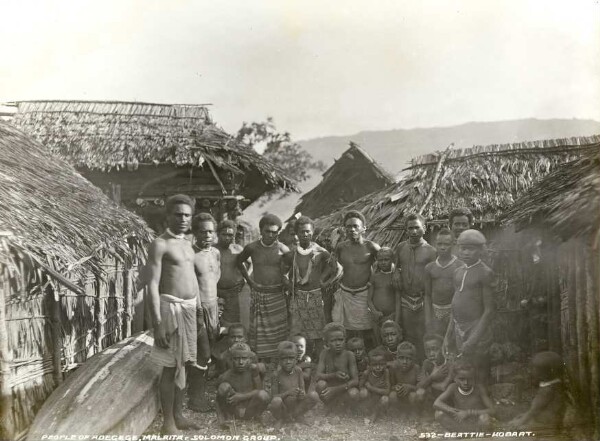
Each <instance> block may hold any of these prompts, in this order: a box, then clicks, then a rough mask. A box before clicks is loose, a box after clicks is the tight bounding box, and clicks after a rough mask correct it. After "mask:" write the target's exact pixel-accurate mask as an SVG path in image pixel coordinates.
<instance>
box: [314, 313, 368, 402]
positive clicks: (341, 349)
mask: <svg viewBox="0 0 600 441" xmlns="http://www.w3.org/2000/svg"><path fill="white" fill-rule="evenodd" d="M323 337H324V340H325V343H326V345H327V348H325V349H323V351H321V355H320V356H319V364H318V366H317V376H316V378H315V380H316V382H317V385H316V391H317V393H318V394H319V398H321V400H322V401H323V403H325V404H326V405H333V404H334V402H337V403H338V404H339V403H340V400H337V399H339V398H349V399H350V400H351V401H353V402H356V401H357V400H358V372H357V370H356V360H355V359H354V354H353V353H352V352H350V351H347V350H346V349H345V342H346V330H345V329H344V326H342V325H341V324H340V323H336V322H332V323H328V324H327V325H325V328H323Z"/></svg>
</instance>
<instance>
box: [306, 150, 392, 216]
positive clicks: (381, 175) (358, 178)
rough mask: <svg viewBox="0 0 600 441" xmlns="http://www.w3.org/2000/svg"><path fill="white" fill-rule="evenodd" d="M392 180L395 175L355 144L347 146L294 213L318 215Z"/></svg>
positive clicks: (377, 188)
mask: <svg viewBox="0 0 600 441" xmlns="http://www.w3.org/2000/svg"><path fill="white" fill-rule="evenodd" d="M393 183H394V178H393V177H392V176H391V175H390V174H389V173H388V172H387V171H385V170H384V169H383V167H381V166H380V165H379V164H378V163H377V162H376V161H375V160H374V159H373V158H371V156H369V154H368V153H367V152H366V151H364V150H363V149H362V148H361V147H360V146H359V145H358V144H355V143H353V142H350V147H349V148H348V150H346V151H345V152H344V153H343V154H342V155H341V156H340V157H339V158H338V159H337V160H336V161H335V163H334V164H333V165H332V166H331V167H329V168H328V169H327V171H325V173H323V179H322V180H321V182H320V183H319V184H318V185H317V186H316V187H315V188H313V189H312V190H310V191H309V192H307V193H305V194H304V195H303V196H302V197H301V198H300V202H299V203H298V205H297V206H296V209H295V211H294V212H295V213H302V214H304V215H306V216H309V217H313V218H314V217H319V216H323V215H325V214H329V213H331V212H332V211H335V210H337V209H339V208H342V207H343V206H345V205H346V204H348V203H349V202H352V201H354V200H356V199H358V198H359V197H361V196H363V195H365V194H367V193H371V192H373V191H376V190H379V189H381V188H384V187H386V186H388V185H390V184H393Z"/></svg>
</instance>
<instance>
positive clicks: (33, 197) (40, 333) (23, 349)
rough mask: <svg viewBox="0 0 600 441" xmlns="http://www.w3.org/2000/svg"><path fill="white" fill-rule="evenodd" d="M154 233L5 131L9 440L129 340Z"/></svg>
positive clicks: (3, 300) (2, 380)
mask: <svg viewBox="0 0 600 441" xmlns="http://www.w3.org/2000/svg"><path fill="white" fill-rule="evenodd" d="M150 240H151V232H150V230H149V229H148V228H147V227H146V224H145V223H144V221H143V220H142V219H140V218H139V217H138V216H136V215H135V214H133V213H131V212H129V211H127V210H124V209H121V208H119V207H118V206H117V205H116V204H115V203H114V202H112V201H111V200H110V199H109V198H107V197H106V196H105V195H104V194H102V192H101V191H100V190H99V189H97V188H96V187H94V186H93V185H92V184H91V183H90V182H88V181H87V180H86V179H84V178H83V177H82V176H81V175H79V174H78V173H77V172H76V171H75V170H74V169H73V168H72V167H71V166H70V165H69V164H67V162H66V161H64V160H62V159H59V158H57V157H56V156H55V155H53V154H52V153H51V152H50V151H49V150H48V149H47V148H45V147H44V146H42V145H41V144H39V143H37V142H35V141H33V140H32V139H31V138H29V137H27V136H26V135H25V134H24V133H22V132H21V131H19V130H17V129H16V128H14V127H13V126H11V125H9V124H7V123H5V122H1V121H0V365H1V366H0V389H1V396H2V403H0V409H1V410H0V412H1V415H0V416H1V418H0V429H1V430H2V434H1V435H0V438H1V439H12V438H16V437H17V436H18V435H19V434H20V433H22V432H23V431H24V430H26V428H27V426H28V425H29V424H30V423H31V421H32V419H33V416H34V415H35V413H36V411H37V410H38V409H39V406H40V405H41V403H42V402H43V400H44V399H45V398H46V397H47V396H48V395H49V393H50V392H51V391H52V390H53V388H54V387H55V386H56V385H57V384H58V383H60V382H61V381H62V377H63V373H64V372H66V371H68V370H69V369H72V368H73V367H74V366H76V365H77V364H78V363H81V362H83V361H85V359H87V358H88V357H89V356H91V355H93V354H95V353H96V352H98V351H100V350H102V349H103V348H105V347H107V346H109V345H111V344H112V343H114V342H116V341H119V340H120V339H122V338H124V337H125V336H127V335H128V333H130V329H131V326H130V325H131V319H130V318H131V310H132V306H133V305H132V302H133V295H134V292H135V287H134V282H135V278H136V277H135V274H134V272H135V269H136V264H137V263H138V261H139V260H140V259H142V258H143V256H144V248H145V245H146V244H147V243H148V242H149V241H150Z"/></svg>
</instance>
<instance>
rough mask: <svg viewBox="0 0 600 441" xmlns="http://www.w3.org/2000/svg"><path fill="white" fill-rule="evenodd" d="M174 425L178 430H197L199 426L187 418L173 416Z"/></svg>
mask: <svg viewBox="0 0 600 441" xmlns="http://www.w3.org/2000/svg"><path fill="white" fill-rule="evenodd" d="M175 425H176V426H177V428H178V429H180V430H199V429H200V426H199V425H198V424H196V423H194V422H193V421H192V420H190V419H189V418H184V417H179V418H175Z"/></svg>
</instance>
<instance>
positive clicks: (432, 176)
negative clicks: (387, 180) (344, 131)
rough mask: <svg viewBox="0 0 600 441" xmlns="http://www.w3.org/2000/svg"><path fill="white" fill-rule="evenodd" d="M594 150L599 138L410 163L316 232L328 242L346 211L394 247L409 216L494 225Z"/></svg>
mask: <svg viewBox="0 0 600 441" xmlns="http://www.w3.org/2000/svg"><path fill="white" fill-rule="evenodd" d="M598 149H600V136H591V137H582V138H568V139H555V140H543V141H534V142H523V143H517V144H503V145H489V146H475V147H472V148H468V149H457V150H446V151H444V152H436V153H433V154H429V155H424V156H420V157H417V158H415V159H413V160H412V161H411V163H410V166H409V167H408V168H407V172H408V173H407V176H405V177H404V179H402V180H401V181H399V182H398V183H396V184H394V185H392V186H390V187H387V188H385V189H383V190H380V191H377V192H374V193H371V194H369V195H366V196H364V197H362V198H360V199H358V200H357V201H355V202H353V203H351V204H349V205H347V206H345V207H344V208H342V209H341V210H338V211H336V212H334V213H332V214H330V215H328V216H324V217H322V218H320V219H318V220H317V222H316V227H317V228H318V229H320V230H321V235H322V236H326V235H328V234H329V232H330V231H331V229H332V228H335V227H337V226H340V225H341V223H342V218H343V214H344V213H345V212H346V211H348V210H359V211H361V212H362V213H363V214H364V215H365V217H366V218H367V228H368V237H369V238H370V239H373V240H376V241H378V242H380V243H385V244H386V245H388V246H395V245H396V244H397V243H398V242H400V241H401V240H402V237H403V233H404V226H403V216H404V215H405V214H407V213H409V212H421V214H422V215H423V216H425V218H426V219H429V220H436V221H443V220H446V219H447V217H448V213H449V212H450V211H451V210H452V209H453V208H457V207H468V208H470V209H471V210H472V211H473V214H474V215H475V217H476V218H478V219H481V220H484V221H495V220H496V219H497V217H498V216H499V215H500V214H501V213H502V212H504V211H505V210H507V209H508V208H510V207H511V206H512V205H513V204H514V202H515V200H516V199H517V198H519V197H520V196H522V195H523V194H525V192H526V191H527V190H529V189H530V188H531V186H532V185H533V184H534V183H535V182H537V181H539V180H540V179H542V178H543V177H545V176H546V175H548V174H549V173H551V172H552V171H553V170H554V169H556V167H557V166H559V165H560V164H564V163H567V162H570V161H572V160H574V159H577V158H579V157H580V156H581V155H582V154H584V153H585V152H589V151H598Z"/></svg>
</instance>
